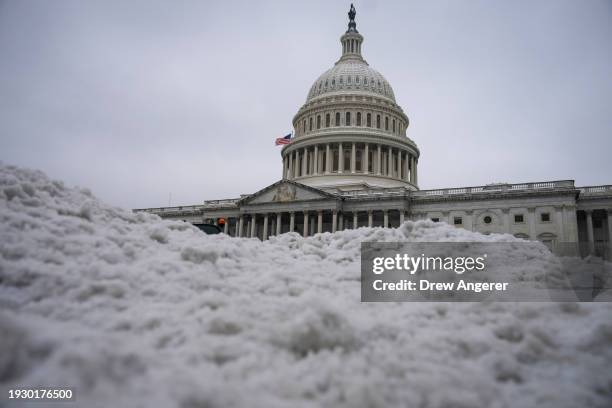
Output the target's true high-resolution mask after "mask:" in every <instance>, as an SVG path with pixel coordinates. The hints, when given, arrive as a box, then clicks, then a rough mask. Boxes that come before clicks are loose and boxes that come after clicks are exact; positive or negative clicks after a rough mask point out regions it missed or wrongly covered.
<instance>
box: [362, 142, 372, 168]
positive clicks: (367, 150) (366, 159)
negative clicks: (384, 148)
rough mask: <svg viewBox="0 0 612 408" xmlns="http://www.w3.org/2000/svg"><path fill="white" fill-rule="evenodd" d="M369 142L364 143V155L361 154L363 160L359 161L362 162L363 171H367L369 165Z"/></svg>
mask: <svg viewBox="0 0 612 408" xmlns="http://www.w3.org/2000/svg"><path fill="white" fill-rule="evenodd" d="M369 149H370V144H369V143H366V145H365V155H364V156H363V160H361V162H362V163H363V168H362V170H363V172H364V173H366V174H367V173H368V167H369V166H370V150H369Z"/></svg>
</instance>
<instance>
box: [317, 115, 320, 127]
mask: <svg viewBox="0 0 612 408" xmlns="http://www.w3.org/2000/svg"><path fill="white" fill-rule="evenodd" d="M317 129H321V115H317Z"/></svg>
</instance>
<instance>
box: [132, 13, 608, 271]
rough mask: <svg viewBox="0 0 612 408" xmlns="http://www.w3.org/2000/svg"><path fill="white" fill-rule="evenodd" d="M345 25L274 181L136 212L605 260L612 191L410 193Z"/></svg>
mask: <svg viewBox="0 0 612 408" xmlns="http://www.w3.org/2000/svg"><path fill="white" fill-rule="evenodd" d="M354 17H355V10H354V8H352V7H351V11H350V12H349V25H348V30H347V31H346V32H345V33H344V34H343V35H342V37H341V38H340V43H341V46H342V54H341V57H340V59H339V60H338V61H337V62H336V63H335V64H334V66H333V67H332V68H331V69H329V70H327V71H326V72H324V73H323V74H322V75H321V76H319V78H317V80H316V81H315V82H314V84H313V85H312V87H311V88H310V90H309V92H308V95H307V98H306V102H305V103H304V105H303V106H302V107H301V108H300V109H299V110H298V112H297V114H296V115H295V116H294V118H293V127H294V137H293V138H292V140H291V143H290V144H288V145H285V146H284V147H283V149H282V150H281V156H282V178H281V180H280V181H278V182H276V183H274V184H272V185H270V186H268V187H266V188H264V189H262V190H260V191H258V192H255V193H253V194H245V195H242V196H241V197H239V198H235V199H228V200H209V201H205V202H204V203H202V204H198V205H192V206H181V207H162V208H147V209H139V210H135V211H146V212H150V213H154V214H157V215H159V216H161V217H163V218H170V219H178V220H184V221H187V222H191V223H194V224H199V223H217V222H218V220H220V219H223V220H224V221H225V223H224V225H223V228H224V232H225V233H226V234H229V235H231V236H238V237H257V238H259V239H262V240H266V239H268V238H269V237H270V236H274V235H279V234H283V233H286V232H298V233H300V234H302V235H303V236H305V237H306V236H310V235H313V234H316V233H322V232H335V231H338V230H343V229H350V228H359V227H364V226H368V227H385V228H394V227H397V226H399V225H400V224H402V223H403V222H404V221H405V220H408V219H409V220H421V219H431V220H433V221H438V222H446V223H448V224H450V225H454V226H456V227H459V228H466V229H468V230H471V231H478V232H482V233H485V234H488V233H508V234H512V235H514V236H517V237H521V238H525V239H531V240H540V241H542V242H544V243H545V244H546V245H548V246H549V247H550V248H551V249H554V250H556V251H559V252H571V253H574V252H575V251H579V252H580V253H581V254H582V255H587V254H597V255H600V256H604V257H606V258H608V259H610V255H611V254H612V239H611V238H612V185H604V186H593V187H576V186H575V185H574V182H573V181H572V180H560V181H545V182H534V183H519V184H490V185H486V186H477V187H462V188H447V189H436V190H421V189H419V183H418V161H419V156H420V151H419V149H418V147H417V145H416V143H415V142H414V141H413V140H412V139H410V138H409V137H408V136H407V130H408V127H409V120H408V116H407V115H406V114H405V113H404V111H403V110H402V108H401V107H400V106H399V105H398V104H397V103H396V101H395V95H394V93H393V89H392V87H391V85H390V84H389V82H388V81H387V80H386V79H385V78H384V77H383V76H382V75H381V74H380V73H379V72H377V71H376V70H374V69H373V68H371V67H370V66H369V64H368V63H367V62H366V61H365V60H364V59H363V56H362V53H361V49H362V44H363V40H364V38H363V36H362V35H361V34H360V33H359V32H358V31H357V26H356V23H355V20H354Z"/></svg>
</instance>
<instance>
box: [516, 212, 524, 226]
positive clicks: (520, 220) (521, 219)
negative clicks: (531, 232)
mask: <svg viewBox="0 0 612 408" xmlns="http://www.w3.org/2000/svg"><path fill="white" fill-rule="evenodd" d="M524 222H525V218H524V217H523V214H515V215H514V223H515V224H522V223H524Z"/></svg>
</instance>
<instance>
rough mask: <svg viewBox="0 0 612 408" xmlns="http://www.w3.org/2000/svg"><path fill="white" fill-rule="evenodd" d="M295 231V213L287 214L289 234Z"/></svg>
mask: <svg viewBox="0 0 612 408" xmlns="http://www.w3.org/2000/svg"><path fill="white" fill-rule="evenodd" d="M294 231H295V213H294V212H293V211H291V212H290V213H289V232H294Z"/></svg>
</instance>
